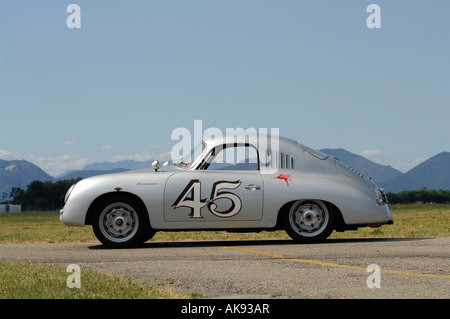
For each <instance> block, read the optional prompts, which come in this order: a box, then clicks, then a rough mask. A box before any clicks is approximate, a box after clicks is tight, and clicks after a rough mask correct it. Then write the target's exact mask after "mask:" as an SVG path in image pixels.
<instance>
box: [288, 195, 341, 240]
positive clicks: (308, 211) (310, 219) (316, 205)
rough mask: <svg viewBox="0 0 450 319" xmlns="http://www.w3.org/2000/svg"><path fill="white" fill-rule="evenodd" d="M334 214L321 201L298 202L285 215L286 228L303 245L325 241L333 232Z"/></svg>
mask: <svg viewBox="0 0 450 319" xmlns="http://www.w3.org/2000/svg"><path fill="white" fill-rule="evenodd" d="M333 223H334V213H333V211H332V210H330V209H328V207H327V205H325V203H323V202H322V201H319V200H298V201H296V202H295V203H294V204H293V205H292V206H291V207H290V208H289V211H288V212H287V213H286V214H285V215H284V228H285V230H286V232H287V233H288V235H289V236H291V238H292V239H294V240H295V241H298V242H302V243H315V242H321V241H324V240H325V239H326V238H327V237H328V236H330V234H331V233H332V232H333Z"/></svg>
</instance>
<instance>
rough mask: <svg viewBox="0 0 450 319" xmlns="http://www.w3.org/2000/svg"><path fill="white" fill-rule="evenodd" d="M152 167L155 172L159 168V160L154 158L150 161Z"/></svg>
mask: <svg viewBox="0 0 450 319" xmlns="http://www.w3.org/2000/svg"><path fill="white" fill-rule="evenodd" d="M152 167H153V168H154V169H155V172H156V171H158V170H159V161H158V160H156V161H154V162H153V163H152Z"/></svg>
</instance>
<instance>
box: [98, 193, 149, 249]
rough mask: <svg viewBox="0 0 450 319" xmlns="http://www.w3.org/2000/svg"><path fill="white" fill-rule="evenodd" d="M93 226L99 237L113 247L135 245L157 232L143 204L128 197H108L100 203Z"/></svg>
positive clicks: (102, 241)
mask: <svg viewBox="0 0 450 319" xmlns="http://www.w3.org/2000/svg"><path fill="white" fill-rule="evenodd" d="M92 228H93V230H94V234H95V236H96V237H97V239H98V240H99V241H100V242H101V243H102V244H104V245H106V246H108V247H111V248H128V247H135V246H138V245H140V244H142V243H144V242H145V241H147V240H149V239H150V238H151V237H153V235H154V234H155V231H154V230H153V229H152V228H151V227H150V222H149V220H148V216H147V211H146V209H145V208H144V207H142V204H139V203H138V202H137V201H134V200H130V199H126V198H114V199H108V200H105V201H103V202H102V203H101V204H100V205H98V206H97V209H96V212H95V216H94V219H93V223H92Z"/></svg>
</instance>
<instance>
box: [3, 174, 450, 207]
mask: <svg viewBox="0 0 450 319" xmlns="http://www.w3.org/2000/svg"><path fill="white" fill-rule="evenodd" d="M80 180H81V177H80V178H78V179H70V180H61V181H57V182H50V181H49V182H40V181H33V182H31V183H30V184H29V185H28V186H27V189H26V190H23V189H21V188H20V187H13V188H12V189H11V192H10V194H9V200H5V199H6V198H8V196H7V195H8V194H6V193H3V196H2V203H4V204H15V205H22V211H28V210H52V211H53V210H59V209H61V208H62V207H63V206H64V196H65V195H66V192H67V190H68V189H69V188H70V186H72V185H73V184H75V183H77V182H78V181H80ZM387 198H388V200H389V203H390V204H412V203H417V202H424V203H430V202H433V203H438V204H439V203H450V190H434V189H419V190H409V191H403V192H400V193H387Z"/></svg>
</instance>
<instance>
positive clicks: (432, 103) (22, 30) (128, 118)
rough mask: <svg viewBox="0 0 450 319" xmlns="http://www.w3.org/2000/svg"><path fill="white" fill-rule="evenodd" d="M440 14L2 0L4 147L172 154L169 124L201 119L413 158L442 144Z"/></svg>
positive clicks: (356, 6) (67, 164) (71, 158)
mask: <svg viewBox="0 0 450 319" xmlns="http://www.w3.org/2000/svg"><path fill="white" fill-rule="evenodd" d="M71 3H75V4H78V5H79V7H80V9H81V28H79V29H69V28H68V27H67V24H66V19H67V17H68V16H69V15H70V13H67V12H66V8H67V6H68V5H69V4H71ZM371 3H375V4H378V5H379V7H380V10H381V15H380V18H381V28H378V29H375V28H374V29H370V28H368V27H367V24H366V19H367V17H368V16H369V15H370V13H367V12H366V8H367V6H368V5H369V4H371ZM449 15H450V2H449V1H445V0H441V1H439V0H435V1H425V0H418V1H400V0H398V1H376V0H373V1H360V0H354V1H349V0H346V1H332V0H329V1H300V0H295V1H286V0H277V1H273V0H272V1H265V0H258V1H256V0H240V1H237V0H235V1H233V0H232V1H225V0H222V1H219V0H210V1H206V0H205V1H197V0H189V1H188V0H186V1H162V0H161V1H111V0H108V1H106V0H105V1H103V0H97V1H76V0H71V1H56V0H52V1H20V0H14V1H13V0H0V123H1V135H0V158H1V159H7V160H12V159H26V160H28V161H31V162H33V163H35V164H37V165H39V166H40V167H41V168H43V169H44V170H45V171H47V172H48V173H49V174H51V175H58V174H61V173H63V172H64V171H66V170H71V169H80V168H82V167H84V166H85V165H87V164H89V163H92V162H101V161H116V160H120V159H136V160H147V159H150V158H159V159H167V158H168V157H169V154H170V151H171V149H172V147H173V146H174V145H175V144H176V143H177V141H172V140H171V133H172V131H173V130H174V129H176V128H178V127H185V128H188V129H189V130H192V131H193V129H194V120H202V125H203V129H204V130H205V129H206V128H209V127H216V128H219V129H221V130H223V131H225V129H226V128H237V127H242V128H245V129H246V128H250V127H252V128H256V129H259V128H267V129H270V128H278V129H279V132H280V135H283V136H286V137H290V138H293V139H296V140H298V141H299V142H301V143H303V144H305V145H308V146H311V147H313V148H344V149H346V150H348V151H350V152H353V153H356V154H361V155H364V156H366V157H367V158H369V159H371V160H374V161H375V162H378V163H381V164H385V165H391V166H393V167H395V168H397V169H400V170H402V171H407V170H408V169H410V168H412V167H413V166H415V165H416V164H418V163H420V162H421V161H423V160H425V159H427V158H429V157H431V156H433V155H435V154H437V153H439V152H442V151H450V138H449V137H450V125H449V118H450V89H449V88H450V58H449V57H450V26H449V22H448V16H449Z"/></svg>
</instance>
